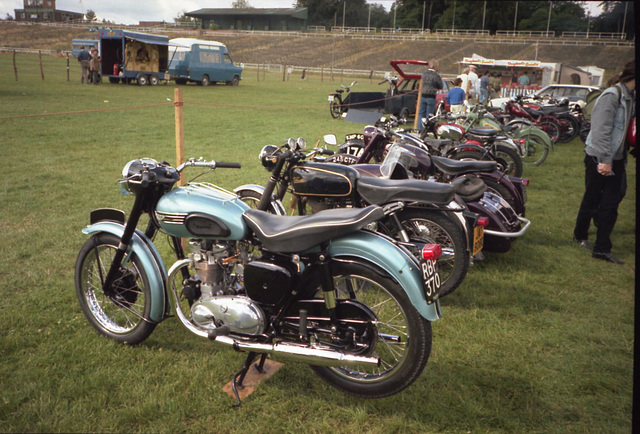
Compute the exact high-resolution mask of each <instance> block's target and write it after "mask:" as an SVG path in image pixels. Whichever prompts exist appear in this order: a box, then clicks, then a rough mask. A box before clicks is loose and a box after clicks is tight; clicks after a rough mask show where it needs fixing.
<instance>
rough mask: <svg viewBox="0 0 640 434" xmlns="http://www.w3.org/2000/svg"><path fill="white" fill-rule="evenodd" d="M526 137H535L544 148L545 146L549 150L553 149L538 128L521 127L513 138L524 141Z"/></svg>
mask: <svg viewBox="0 0 640 434" xmlns="http://www.w3.org/2000/svg"><path fill="white" fill-rule="evenodd" d="M528 136H536V138H539V139H540V140H541V141H542V143H544V144H545V146H547V147H548V148H549V149H551V150H553V149H554V147H553V142H552V141H551V139H550V138H549V136H548V135H547V133H545V132H544V131H542V130H541V129H540V128H538V127H535V126H529V127H523V128H521V129H520V130H519V131H518V132H517V133H516V134H514V137H515V138H516V139H526V138H527V137H528Z"/></svg>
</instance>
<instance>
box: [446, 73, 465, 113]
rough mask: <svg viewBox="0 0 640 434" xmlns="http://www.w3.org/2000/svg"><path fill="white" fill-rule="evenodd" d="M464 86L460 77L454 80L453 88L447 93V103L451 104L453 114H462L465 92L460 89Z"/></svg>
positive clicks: (450, 108) (450, 109)
mask: <svg viewBox="0 0 640 434" xmlns="http://www.w3.org/2000/svg"><path fill="white" fill-rule="evenodd" d="M461 85H462V79H461V78H460V77H458V78H456V79H455V80H453V86H454V87H453V88H451V89H450V90H449V93H447V97H446V101H447V104H449V111H450V112H451V113H460V112H461V111H462V107H464V105H463V104H464V97H465V95H464V90H462V88H461V87H460V86H461Z"/></svg>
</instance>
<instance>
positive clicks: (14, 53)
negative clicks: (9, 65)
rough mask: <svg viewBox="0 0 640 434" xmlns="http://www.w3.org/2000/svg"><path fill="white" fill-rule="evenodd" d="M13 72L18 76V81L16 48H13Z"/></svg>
mask: <svg viewBox="0 0 640 434" xmlns="http://www.w3.org/2000/svg"><path fill="white" fill-rule="evenodd" d="M13 73H14V74H15V76H16V81H18V67H17V66H16V50H13Z"/></svg>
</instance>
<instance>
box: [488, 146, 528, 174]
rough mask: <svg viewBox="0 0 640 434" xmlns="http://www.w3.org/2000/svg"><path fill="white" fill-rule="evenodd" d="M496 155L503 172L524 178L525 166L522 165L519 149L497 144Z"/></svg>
mask: <svg viewBox="0 0 640 434" xmlns="http://www.w3.org/2000/svg"><path fill="white" fill-rule="evenodd" d="M494 157H495V158H496V161H497V162H498V166H502V168H501V169H500V170H501V171H502V172H504V173H506V174H507V175H509V176H517V177H518V178H522V171H523V170H524V167H523V165H522V157H520V155H518V151H516V150H515V149H513V148H512V147H510V146H508V145H501V144H497V145H496V147H495V150H494Z"/></svg>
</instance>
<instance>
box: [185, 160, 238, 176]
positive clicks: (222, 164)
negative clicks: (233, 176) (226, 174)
mask: <svg viewBox="0 0 640 434" xmlns="http://www.w3.org/2000/svg"><path fill="white" fill-rule="evenodd" d="M187 167H205V168H209V169H211V170H213V169H215V168H218V167H219V168H221V169H241V168H242V165H241V164H240V163H231V162H226V161H215V160H211V161H204V160H196V159H195V158H190V159H188V160H187V161H185V162H184V163H182V164H181V165H179V166H178V167H177V168H176V170H177V171H178V173H180V172H182V171H183V170H184V169H185V168H187Z"/></svg>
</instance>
